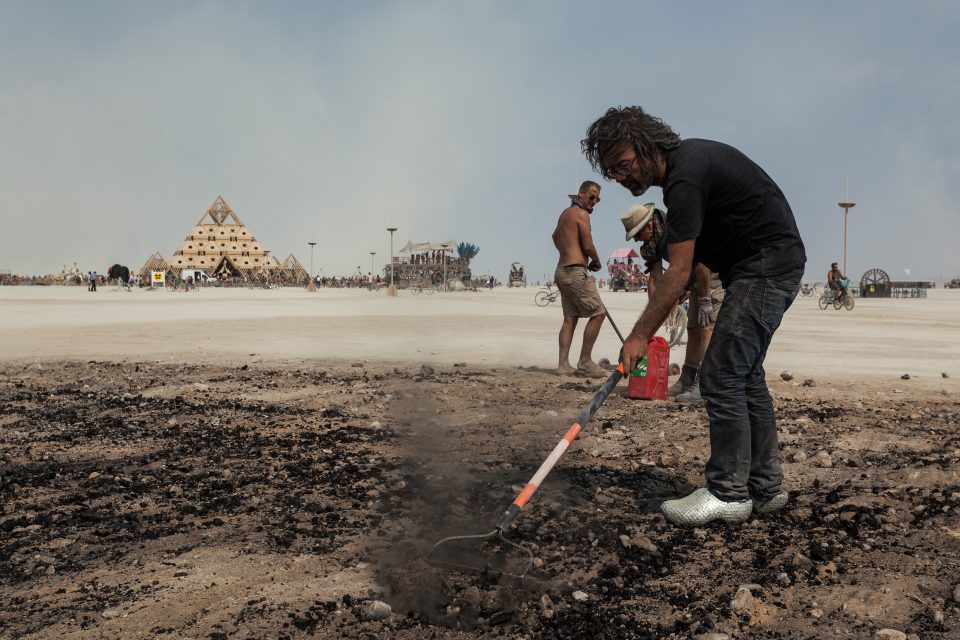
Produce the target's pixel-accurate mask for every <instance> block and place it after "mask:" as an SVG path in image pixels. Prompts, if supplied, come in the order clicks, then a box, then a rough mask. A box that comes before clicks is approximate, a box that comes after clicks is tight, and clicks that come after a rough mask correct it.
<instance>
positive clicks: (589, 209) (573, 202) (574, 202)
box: [570, 200, 593, 214]
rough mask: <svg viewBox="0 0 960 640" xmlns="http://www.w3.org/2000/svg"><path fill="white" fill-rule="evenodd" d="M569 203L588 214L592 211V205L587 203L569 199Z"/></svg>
mask: <svg viewBox="0 0 960 640" xmlns="http://www.w3.org/2000/svg"><path fill="white" fill-rule="evenodd" d="M570 204H571V205H572V206H575V207H580V208H581V209H583V210H584V211H586V212H587V213H588V214H591V213H593V207H588V206H587V205H585V204H583V203H582V202H580V201H579V200H571V201H570Z"/></svg>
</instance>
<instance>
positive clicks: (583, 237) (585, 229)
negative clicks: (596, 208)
mask: <svg viewBox="0 0 960 640" xmlns="http://www.w3.org/2000/svg"><path fill="white" fill-rule="evenodd" d="M577 229H578V231H579V233H580V248H581V249H583V253H584V255H586V256H587V257H588V258H590V260H591V262H593V264H591V265H588V266H589V267H590V270H591V271H599V270H600V255H599V254H598V253H597V248H596V247H595V246H594V245H593V234H591V233H590V216H589V215H588V214H587V213H586V212H585V211H584V212H582V215H580V216H578V217H577ZM594 267H595V268H594Z"/></svg>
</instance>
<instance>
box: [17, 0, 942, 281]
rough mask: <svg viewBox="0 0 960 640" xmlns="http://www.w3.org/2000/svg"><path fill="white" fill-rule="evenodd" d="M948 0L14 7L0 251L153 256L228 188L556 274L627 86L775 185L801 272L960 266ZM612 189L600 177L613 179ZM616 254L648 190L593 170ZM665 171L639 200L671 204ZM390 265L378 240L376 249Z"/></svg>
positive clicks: (327, 248) (299, 250) (288, 210)
mask: <svg viewBox="0 0 960 640" xmlns="http://www.w3.org/2000/svg"><path fill="white" fill-rule="evenodd" d="M958 33H960V2H950V1H946V0H944V1H939V2H935V1H927V2H923V1H919V0H914V1H907V0H903V1H901V2H889V1H882V0H868V1H862V2H855V1H849V2H835V1H830V2H826V1H824V2H795V1H790V2H776V1H769V2H759V1H756V2H738V1H729V2H712V1H704V2H693V1H691V2H668V1H664V2H639V1H637V0H634V1H631V2H583V3H579V2H532V1H530V2H516V1H514V2H508V1H503V2H483V1H473V2H441V1H439V0H435V1H422V2H418V1H411V2H369V1H359V2H312V3H294V2H279V3H267V2H261V3H241V2H198V3H182V2H153V3H135V2H93V1H84V2H62V3H61V2H6V1H3V0H0V142H2V144H0V220H2V231H0V269H12V270H13V271H14V272H19V273H47V272H56V271H59V269H60V267H61V265H63V264H64V263H71V262H73V261H74V260H76V261H77V262H78V263H79V265H80V267H81V268H82V269H84V270H88V269H92V268H97V269H100V270H104V269H105V268H106V267H107V266H108V265H110V264H112V263H114V262H121V263H124V264H128V265H130V266H131V267H136V268H139V266H140V265H141V264H143V262H144V260H145V259H146V258H147V256H148V255H149V254H150V253H152V252H153V251H157V250H159V251H161V252H162V253H163V254H164V255H165V256H169V255H170V254H171V253H172V252H173V250H174V249H175V248H176V247H177V246H178V245H179V243H180V241H181V240H182V239H183V237H184V236H185V235H186V234H187V233H188V232H189V231H190V228H191V225H193V223H194V222H196V220H197V219H198V218H199V217H200V216H201V214H202V213H203V212H204V211H205V210H206V208H207V207H208V206H209V204H210V203H211V202H212V201H213V199H214V198H215V197H216V196H217V194H222V195H223V197H224V198H225V199H226V200H227V202H229V203H230V204H231V205H232V206H233V208H234V210H235V211H236V212H237V214H238V215H239V216H240V218H241V219H242V220H243V221H244V222H245V223H246V224H247V225H248V226H249V227H250V229H251V231H252V232H253V233H254V234H255V235H256V236H257V238H258V239H259V240H260V241H261V243H262V244H263V246H265V247H266V248H267V249H270V250H271V252H272V253H273V254H274V255H276V256H277V257H278V258H280V259H283V258H284V257H285V256H286V255H287V254H288V253H289V252H291V251H292V252H294V253H295V254H296V255H297V256H298V257H299V258H300V260H301V261H302V262H304V264H307V263H308V260H309V248H308V247H307V245H306V242H307V241H308V240H315V241H317V242H318V245H317V249H316V254H315V264H316V266H317V267H318V268H320V267H322V268H323V269H324V271H325V272H326V273H328V274H331V273H350V272H352V271H353V270H354V269H355V268H356V266H357V265H363V268H364V270H368V269H369V265H370V256H369V252H370V251H377V252H378V254H377V259H378V262H382V261H386V258H387V256H388V254H389V235H388V234H387V232H386V231H385V230H384V229H385V227H387V226H389V225H390V223H391V221H392V223H393V224H394V225H396V226H397V227H399V231H398V233H397V237H396V241H397V242H396V244H397V247H398V248H399V246H402V245H403V244H404V243H406V242H407V241H408V240H414V241H419V242H426V241H442V240H447V239H450V238H453V239H455V240H457V241H468V242H473V243H476V244H478V245H479V246H480V248H481V251H480V254H479V256H478V257H477V259H476V261H475V263H474V264H475V269H474V270H475V272H477V273H482V272H492V273H495V274H497V275H498V276H499V277H501V278H502V277H504V276H505V274H506V271H507V269H508V267H509V265H510V263H511V262H512V261H514V260H519V261H521V262H524V263H525V264H526V265H527V268H528V272H529V273H530V274H531V276H533V277H534V278H542V277H543V275H544V274H548V273H550V274H552V271H553V267H554V265H555V263H556V252H555V250H554V248H553V245H552V243H551V241H550V234H551V232H552V231H553V227H554V224H555V221H556V217H557V215H558V214H559V213H560V211H561V210H562V209H563V208H564V207H565V206H567V204H568V201H567V200H566V198H565V194H567V193H570V192H571V191H573V190H575V186H576V185H577V184H578V182H577V181H578V179H580V180H583V179H586V178H591V177H593V178H595V176H593V174H592V172H591V171H590V169H589V167H588V165H587V164H586V162H585V161H584V160H583V158H582V155H581V154H580V149H579V141H580V139H581V138H582V137H583V136H584V132H585V129H586V127H587V126H588V125H589V123H590V122H592V121H593V120H594V119H596V118H597V117H599V116H600V115H602V113H603V112H604V111H605V110H606V108H607V107H609V106H612V105H617V104H624V105H628V104H640V105H643V106H644V107H645V108H646V109H647V110H648V111H650V112H651V113H653V114H655V115H658V116H660V117H662V118H663V119H664V120H665V121H666V122H668V123H670V124H671V125H672V126H673V127H674V129H675V130H676V131H677V132H678V133H679V134H680V135H681V136H682V137H691V138H692V137H701V138H711V139H715V140H720V141H723V142H726V143H728V144H732V145H733V146H735V147H738V148H739V149H741V150H742V151H744V152H745V153H746V154H747V155H748V156H750V157H751V158H752V159H753V160H755V161H756V162H757V163H759V164H760V165H761V166H762V167H763V168H764V169H765V170H766V171H767V172H768V173H769V174H770V175H771V176H772V177H773V178H774V180H775V181H776V182H777V183H778V184H779V185H780V187H781V188H782V189H783V191H784V193H786V195H787V198H788V200H789V201H790V203H791V205H792V207H793V210H794V213H795V214H796V216H797V219H798V222H799V226H800V230H801V233H802V235H803V237H804V240H805V242H806V245H807V254H808V256H809V262H808V278H811V279H813V278H819V279H822V278H823V273H822V272H824V271H826V268H827V266H828V265H829V262H830V261H832V260H842V245H843V214H842V210H841V209H840V208H838V207H837V202H839V201H840V200H842V199H843V195H844V193H843V192H844V178H845V177H846V176H849V182H850V198H851V199H852V200H854V201H856V203H857V206H856V208H855V209H853V210H852V211H851V214H850V240H849V265H850V268H849V272H850V273H849V275H851V276H852V277H853V278H854V279H859V277H860V275H861V274H862V273H863V271H864V270H866V269H867V268H870V267H881V268H883V269H885V270H886V271H887V272H888V273H889V274H890V275H891V277H893V278H894V279H907V275H906V271H905V270H909V272H910V274H911V277H912V278H923V279H937V280H939V279H941V278H942V277H946V278H950V277H954V276H958V275H960V255H958V251H957V246H958V241H960V215H958V213H960V204H958V203H960V76H958V71H957V69H958V68H960V38H958V37H957V34H958ZM601 182H602V181H601ZM603 184H604V188H603V193H602V196H603V201H602V202H601V203H600V205H599V206H598V208H597V210H596V211H595V213H594V215H593V227H594V235H595V240H596V242H597V245H598V247H599V249H600V253H601V256H602V257H604V258H605V257H606V256H607V255H608V254H609V253H610V252H611V251H612V250H613V249H614V248H616V247H619V246H623V245H624V243H623V235H622V234H623V229H622V226H621V224H620V221H619V216H620V214H621V213H622V212H623V211H624V210H625V209H626V208H627V207H629V206H630V205H631V204H633V203H634V202H635V200H634V199H633V198H632V196H630V194H629V193H628V192H627V191H625V190H624V189H622V188H621V187H619V186H618V185H616V184H613V183H603ZM660 198H661V193H660V190H659V189H657V188H654V189H651V190H650V191H649V192H648V193H647V194H646V196H644V197H642V198H641V199H640V201H641V202H642V201H650V200H654V201H657V202H658V203H659V202H660ZM381 258H382V259H383V260H382V261H381Z"/></svg>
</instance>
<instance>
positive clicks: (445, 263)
mask: <svg viewBox="0 0 960 640" xmlns="http://www.w3.org/2000/svg"><path fill="white" fill-rule="evenodd" d="M440 259H441V260H443V290H444V291H446V290H447V245H443V254H442V255H441V256H440Z"/></svg>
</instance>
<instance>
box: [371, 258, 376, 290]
mask: <svg viewBox="0 0 960 640" xmlns="http://www.w3.org/2000/svg"><path fill="white" fill-rule="evenodd" d="M375 255H377V252H376V251H371V252H370V291H373V256H375Z"/></svg>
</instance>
